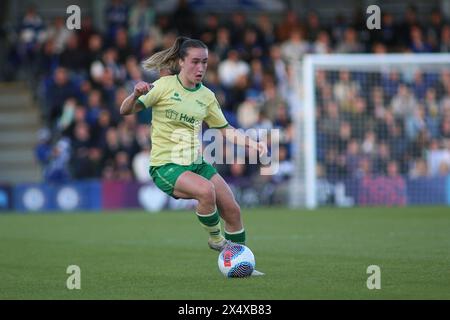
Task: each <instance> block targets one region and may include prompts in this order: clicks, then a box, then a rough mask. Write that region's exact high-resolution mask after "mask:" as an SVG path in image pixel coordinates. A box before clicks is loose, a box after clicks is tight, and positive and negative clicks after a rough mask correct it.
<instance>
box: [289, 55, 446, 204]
mask: <svg viewBox="0 0 450 320" xmlns="http://www.w3.org/2000/svg"><path fill="white" fill-rule="evenodd" d="M296 75H297V76H298V84H299V87H300V88H301V96H302V99H301V101H302V104H301V106H300V107H299V112H298V114H297V115H295V117H294V118H295V119H294V122H295V124H296V133H295V143H294V146H295V152H294V160H295V165H296V170H295V173H294V176H293V178H292V180H291V188H290V190H291V194H290V205H291V206H292V207H307V208H316V207H317V206H323V205H326V206H341V207H342V206H343V207H345V206H405V205H418V204H424V205H430V204H436V205H449V204H450V177H449V172H450V170H449V168H450V55H449V54H421V55H416V54H386V55H372V54H361V55H309V56H306V57H305V58H304V60H303V62H302V64H301V65H298V66H296Z"/></svg>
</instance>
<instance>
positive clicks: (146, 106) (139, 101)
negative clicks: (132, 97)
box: [137, 98, 147, 108]
mask: <svg viewBox="0 0 450 320" xmlns="http://www.w3.org/2000/svg"><path fill="white" fill-rule="evenodd" d="M137 101H138V102H140V103H141V104H142V105H143V106H144V108H147V106H146V105H145V103H143V102H142V101H141V100H139V98H138V99H137Z"/></svg>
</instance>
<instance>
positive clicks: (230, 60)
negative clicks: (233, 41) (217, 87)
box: [218, 49, 250, 88]
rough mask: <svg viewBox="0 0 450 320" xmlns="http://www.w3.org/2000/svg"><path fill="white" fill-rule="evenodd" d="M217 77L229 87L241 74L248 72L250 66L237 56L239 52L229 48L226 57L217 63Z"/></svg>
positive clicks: (245, 74)
mask: <svg viewBox="0 0 450 320" xmlns="http://www.w3.org/2000/svg"><path fill="white" fill-rule="evenodd" d="M218 71H219V79H220V81H221V83H222V84H223V85H224V86H225V87H226V88H231V87H233V86H234V85H235V84H236V81H237V79H238V78H239V77H241V76H247V75H248V74H249V73H250V66H249V65H248V64H247V63H246V62H245V61H243V60H242V59H241V58H240V57H239V52H238V51H236V50H234V49H231V50H230V51H228V54H227V59H226V60H224V61H222V62H221V63H220V64H219V68H218Z"/></svg>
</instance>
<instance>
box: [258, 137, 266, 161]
mask: <svg viewBox="0 0 450 320" xmlns="http://www.w3.org/2000/svg"><path fill="white" fill-rule="evenodd" d="M257 148H258V153H259V156H260V157H262V156H263V155H265V154H266V153H267V144H266V143H265V142H264V141H259V142H258V145H257Z"/></svg>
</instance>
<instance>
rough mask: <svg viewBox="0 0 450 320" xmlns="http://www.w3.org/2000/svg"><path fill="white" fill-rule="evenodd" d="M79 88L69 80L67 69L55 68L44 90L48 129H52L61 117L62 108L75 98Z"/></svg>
mask: <svg viewBox="0 0 450 320" xmlns="http://www.w3.org/2000/svg"><path fill="white" fill-rule="evenodd" d="M78 96H79V88H77V86H76V85H75V83H74V82H73V81H71V80H70V78H69V74H68V72H67V69H65V68H61V67H60V68H57V69H56V70H55V73H54V75H53V78H52V79H51V80H50V82H49V84H48V87H47V88H46V107H47V108H48V109H47V110H44V112H45V114H46V115H47V121H48V125H49V127H53V126H54V124H55V122H56V120H57V119H58V118H59V117H60V116H61V113H62V110H63V106H64V103H65V101H66V100H67V99H68V98H77V97H78Z"/></svg>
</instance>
